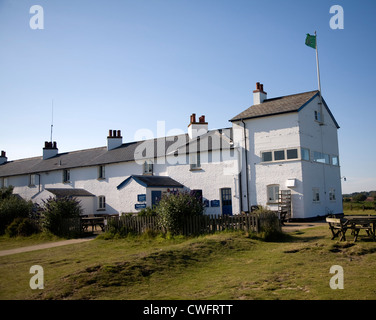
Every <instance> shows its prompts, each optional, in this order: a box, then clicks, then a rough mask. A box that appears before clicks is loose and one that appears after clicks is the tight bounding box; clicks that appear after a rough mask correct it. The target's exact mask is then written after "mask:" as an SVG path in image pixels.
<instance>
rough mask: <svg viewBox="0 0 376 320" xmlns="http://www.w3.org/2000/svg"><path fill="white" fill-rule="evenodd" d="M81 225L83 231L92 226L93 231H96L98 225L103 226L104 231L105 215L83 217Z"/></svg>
mask: <svg viewBox="0 0 376 320" xmlns="http://www.w3.org/2000/svg"><path fill="white" fill-rule="evenodd" d="M81 226H82V230H83V231H87V230H88V228H89V227H90V226H91V230H92V231H94V228H95V227H96V226H99V227H101V229H102V231H104V226H105V222H104V217H82V218H81Z"/></svg>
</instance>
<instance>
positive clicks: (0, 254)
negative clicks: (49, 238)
mask: <svg viewBox="0 0 376 320" xmlns="http://www.w3.org/2000/svg"><path fill="white" fill-rule="evenodd" d="M95 237H96V236H93V237H87V238H81V239H70V240H62V241H57V242H48V243H42V244H37V245H34V246H28V247H20V248H15V249H9V250H1V251H0V257H3V256H7V255H10V254H16V253H22V252H29V251H35V250H41V249H48V248H53V247H60V246H66V245H68V244H75V243H81V242H86V241H90V240H93V239H95Z"/></svg>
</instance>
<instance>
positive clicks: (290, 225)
mask: <svg viewBox="0 0 376 320" xmlns="http://www.w3.org/2000/svg"><path fill="white" fill-rule="evenodd" d="M326 224H327V223H326V222H325V221H317V222H286V223H285V225H284V226H282V231H284V232H294V231H297V230H301V229H307V228H313V227H319V226H325V225H326Z"/></svg>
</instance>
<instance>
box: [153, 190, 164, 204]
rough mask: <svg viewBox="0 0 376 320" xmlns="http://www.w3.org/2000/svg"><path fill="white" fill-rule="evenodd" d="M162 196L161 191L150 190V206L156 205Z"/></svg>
mask: <svg viewBox="0 0 376 320" xmlns="http://www.w3.org/2000/svg"><path fill="white" fill-rule="evenodd" d="M161 197H162V191H152V192H151V206H152V207H154V206H156V205H157V204H158V203H159V201H160V200H161Z"/></svg>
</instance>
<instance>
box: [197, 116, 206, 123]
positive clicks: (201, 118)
mask: <svg viewBox="0 0 376 320" xmlns="http://www.w3.org/2000/svg"><path fill="white" fill-rule="evenodd" d="M198 120H199V122H200V123H205V116H204V115H202V116H201V117H200V118H199V119H198Z"/></svg>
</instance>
